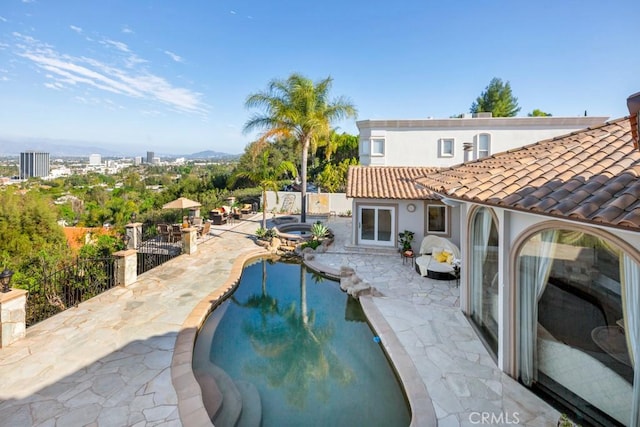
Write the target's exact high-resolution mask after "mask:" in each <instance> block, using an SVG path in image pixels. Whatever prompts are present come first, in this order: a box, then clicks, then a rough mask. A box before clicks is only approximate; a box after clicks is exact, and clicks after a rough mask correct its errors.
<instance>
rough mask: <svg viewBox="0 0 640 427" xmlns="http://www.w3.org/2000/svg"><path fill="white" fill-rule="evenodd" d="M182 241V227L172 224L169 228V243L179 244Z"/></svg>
mask: <svg viewBox="0 0 640 427" xmlns="http://www.w3.org/2000/svg"><path fill="white" fill-rule="evenodd" d="M181 240H182V227H181V226H180V225H179V224H174V225H172V226H171V238H170V239H169V241H170V242H171V243H175V242H179V241H181Z"/></svg>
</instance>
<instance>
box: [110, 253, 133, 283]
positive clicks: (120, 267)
mask: <svg viewBox="0 0 640 427" xmlns="http://www.w3.org/2000/svg"><path fill="white" fill-rule="evenodd" d="M113 256H114V257H115V259H116V272H115V274H116V286H125V287H126V286H129V285H131V284H132V283H135V282H136V280H138V252H137V251H135V250H133V249H126V250H124V251H118V252H115V253H114V254H113Z"/></svg>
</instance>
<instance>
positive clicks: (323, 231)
mask: <svg viewBox="0 0 640 427" xmlns="http://www.w3.org/2000/svg"><path fill="white" fill-rule="evenodd" d="M327 234H329V229H328V228H327V226H326V225H324V224H323V223H321V222H320V221H318V222H316V223H315V224H312V225H311V235H312V236H313V240H319V239H321V238H323V237H325V236H326V235H327ZM314 249H315V248H314Z"/></svg>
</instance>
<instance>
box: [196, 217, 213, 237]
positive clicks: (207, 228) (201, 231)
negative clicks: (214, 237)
mask: <svg viewBox="0 0 640 427" xmlns="http://www.w3.org/2000/svg"><path fill="white" fill-rule="evenodd" d="M209 231H211V223H210V222H209V221H207V222H205V223H204V224H203V225H202V227H201V228H199V229H198V237H204V236H206V235H207V234H209Z"/></svg>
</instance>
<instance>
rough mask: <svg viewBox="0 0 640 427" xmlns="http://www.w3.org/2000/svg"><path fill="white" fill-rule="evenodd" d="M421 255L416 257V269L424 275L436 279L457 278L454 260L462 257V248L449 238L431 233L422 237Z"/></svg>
mask: <svg viewBox="0 0 640 427" xmlns="http://www.w3.org/2000/svg"><path fill="white" fill-rule="evenodd" d="M419 255H420V256H419V257H418V258H416V260H415V264H416V271H417V272H418V273H419V274H420V275H421V276H423V277H425V276H426V277H429V278H431V279H436V280H456V279H457V278H458V277H460V276H459V272H458V273H456V271H455V268H454V266H455V264H454V260H459V259H460V249H458V247H457V246H456V245H455V244H453V243H451V242H450V241H449V240H447V239H445V238H443V237H439V236H433V235H429V236H426V237H425V238H424V239H422V243H421V244H420V251H419Z"/></svg>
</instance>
